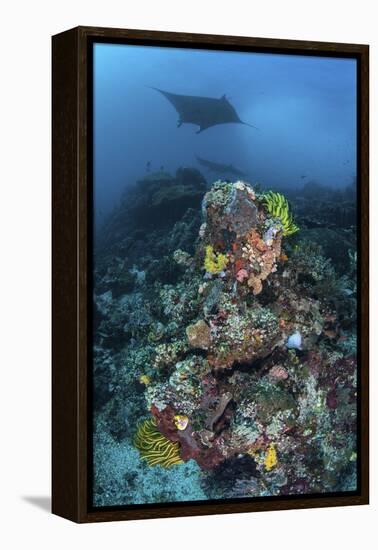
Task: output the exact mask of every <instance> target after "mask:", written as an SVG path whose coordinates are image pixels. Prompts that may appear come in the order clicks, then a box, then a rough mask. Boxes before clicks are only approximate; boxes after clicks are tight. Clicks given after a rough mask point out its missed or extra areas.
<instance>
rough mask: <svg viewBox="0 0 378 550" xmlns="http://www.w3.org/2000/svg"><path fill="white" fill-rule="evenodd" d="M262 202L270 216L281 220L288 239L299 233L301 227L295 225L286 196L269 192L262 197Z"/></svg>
mask: <svg viewBox="0 0 378 550" xmlns="http://www.w3.org/2000/svg"><path fill="white" fill-rule="evenodd" d="M262 200H263V204H264V206H265V207H266V209H267V210H268V212H269V214H271V215H272V216H274V217H275V218H278V219H279V220H280V222H281V224H282V227H283V234H284V235H285V236H286V237H287V236H288V235H293V233H296V232H297V231H299V227H298V226H297V225H296V224H295V223H294V219H293V215H292V214H291V212H290V207H289V203H288V200H287V198H286V197H285V196H284V195H282V194H281V193H275V192H274V191H269V192H268V193H264V194H263V195H262Z"/></svg>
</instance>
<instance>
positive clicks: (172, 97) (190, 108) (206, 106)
mask: <svg viewBox="0 0 378 550" xmlns="http://www.w3.org/2000/svg"><path fill="white" fill-rule="evenodd" d="M152 89H153V90H156V91H157V92H160V93H161V94H162V95H163V96H164V97H166V98H167V99H168V101H169V102H170V103H171V104H172V105H173V107H174V108H175V109H176V111H177V113H178V115H179V119H178V121H177V127H178V128H179V127H180V126H181V125H182V124H196V125H197V126H199V130H198V131H197V132H196V133H197V134H200V133H201V132H203V131H204V130H207V128H211V126H216V125H217V124H227V123H230V122H233V123H237V124H245V125H246V126H250V127H251V128H256V127H255V126H252V124H248V123H247V122H244V121H243V120H240V118H239V116H238V114H237V112H236V111H235V109H234V107H233V106H232V105H231V103H230V102H229V101H228V99H227V98H226V96H225V95H223V96H222V97H221V98H220V99H217V98H215V97H202V96H196V95H181V94H172V93H171V92H165V91H164V90H160V89H159V88H152Z"/></svg>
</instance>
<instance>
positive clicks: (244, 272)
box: [236, 269, 248, 283]
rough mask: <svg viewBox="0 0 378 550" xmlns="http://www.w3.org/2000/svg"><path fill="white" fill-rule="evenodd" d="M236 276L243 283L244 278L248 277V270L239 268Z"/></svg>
mask: <svg viewBox="0 0 378 550" xmlns="http://www.w3.org/2000/svg"><path fill="white" fill-rule="evenodd" d="M236 278H237V280H238V281H239V283H242V282H243V281H244V279H247V278H248V271H247V270H246V269H239V271H238V272H237V274H236Z"/></svg>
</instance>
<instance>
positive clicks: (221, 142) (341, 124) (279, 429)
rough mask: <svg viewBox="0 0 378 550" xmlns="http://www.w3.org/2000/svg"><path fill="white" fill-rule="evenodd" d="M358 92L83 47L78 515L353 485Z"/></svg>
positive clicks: (307, 65)
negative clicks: (89, 205)
mask: <svg viewBox="0 0 378 550" xmlns="http://www.w3.org/2000/svg"><path fill="white" fill-rule="evenodd" d="M356 86H357V83H356V61H355V60H354V59H351V58H337V57H315V56H300V55H282V54H268V53H252V52H235V51H209V50H203V49H185V48H172V47H155V46H153V47H151V46H135V45H127V44H117V45H116V44H106V43H97V44H95V45H94V55H93V121H94V125H93V176H94V183H93V211H94V223H93V339H92V351H93V365H92V378H93V400H92V401H93V402H92V427H93V457H92V458H93V487H92V494H93V505H94V506H96V507H104V506H128V505H135V504H155V503H167V502H171V503H175V502H188V501H209V500H212V501H214V500H216V501H219V500H225V499H243V498H249V499H250V498H257V497H280V496H287V495H296V496H299V495H314V494H326V493H332V494H334V493H346V492H350V491H355V490H356V489H357V484H358V479H357V463H358V456H357V438H358V434H357V401H358V383H357V381H358V364H357V322H356V317H357V287H358V285H357V283H358V281H357V267H356V266H357V247H356V226H357V217H356V201H357V185H356V181H357V179H356V117H357V113H356Z"/></svg>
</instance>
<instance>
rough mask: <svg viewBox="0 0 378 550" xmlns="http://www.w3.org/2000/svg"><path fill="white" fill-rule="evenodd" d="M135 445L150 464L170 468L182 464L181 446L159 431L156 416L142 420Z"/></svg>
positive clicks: (135, 438)
mask: <svg viewBox="0 0 378 550" xmlns="http://www.w3.org/2000/svg"><path fill="white" fill-rule="evenodd" d="M134 446H135V447H136V448H137V449H138V451H139V452H140V455H141V457H142V459H143V460H145V461H146V462H147V464H148V465H149V466H157V465H159V466H162V467H163V468H170V467H171V466H174V465H175V464H182V463H183V461H182V460H181V458H180V452H179V451H180V446H179V444H178V443H174V442H173V441H170V440H169V439H167V438H166V437H165V436H164V435H163V434H161V433H160V432H159V430H158V429H157V427H156V421H155V419H154V418H150V419H147V420H144V421H143V422H141V423H140V424H139V426H138V429H137V432H136V434H135V437H134Z"/></svg>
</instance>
